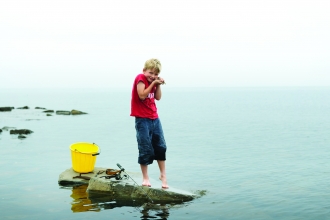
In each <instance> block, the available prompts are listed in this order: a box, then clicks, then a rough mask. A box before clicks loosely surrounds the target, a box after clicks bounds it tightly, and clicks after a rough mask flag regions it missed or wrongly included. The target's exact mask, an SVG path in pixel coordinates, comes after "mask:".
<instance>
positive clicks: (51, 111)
mask: <svg viewBox="0 0 330 220" xmlns="http://www.w3.org/2000/svg"><path fill="white" fill-rule="evenodd" d="M43 112H45V113H53V112H54V110H46V111H43Z"/></svg>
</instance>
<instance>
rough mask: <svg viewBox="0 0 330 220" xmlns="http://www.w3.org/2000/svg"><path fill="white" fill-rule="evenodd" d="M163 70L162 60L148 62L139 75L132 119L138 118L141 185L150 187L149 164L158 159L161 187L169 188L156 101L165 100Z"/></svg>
mask: <svg viewBox="0 0 330 220" xmlns="http://www.w3.org/2000/svg"><path fill="white" fill-rule="evenodd" d="M160 71H161V64H160V62H159V60H157V59H150V60H147V61H146V62H145V64H144V68H143V73H141V74H138V75H137V76H136V78H135V80H134V83H133V88H132V99H131V116H134V117H135V129H136V139H137V143H138V148H139V158H138V163H139V164H140V167H141V171H142V176H143V181H142V186H148V187H151V184H150V180H149V176H148V165H150V164H152V163H153V161H154V160H157V163H158V167H159V171H160V177H159V179H160V180H161V181H162V188H163V189H168V185H167V180H166V171H165V160H166V143H165V139H164V134H163V129H162V125H161V123H160V120H159V118H158V113H157V107H156V103H155V99H156V100H160V99H161V97H162V91H161V86H160V85H162V84H164V79H162V78H160V77H158V75H159V73H160Z"/></svg>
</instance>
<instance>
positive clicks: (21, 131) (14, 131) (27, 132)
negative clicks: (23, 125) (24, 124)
mask: <svg viewBox="0 0 330 220" xmlns="http://www.w3.org/2000/svg"><path fill="white" fill-rule="evenodd" d="M31 133H33V131H31V130H29V129H17V130H16V129H15V130H10V134H20V135H21V134H31Z"/></svg>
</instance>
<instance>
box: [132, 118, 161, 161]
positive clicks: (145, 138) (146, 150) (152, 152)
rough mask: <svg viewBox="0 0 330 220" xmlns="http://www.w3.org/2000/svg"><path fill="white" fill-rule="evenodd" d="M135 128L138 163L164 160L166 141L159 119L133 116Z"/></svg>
mask: <svg viewBox="0 0 330 220" xmlns="http://www.w3.org/2000/svg"><path fill="white" fill-rule="evenodd" d="M135 129H136V140H137V143H138V148H139V158H138V163H139V164H142V165H149V164H152V163H153V161H154V160H166V143H165V138H164V133H163V129H162V125H161V123H160V120H159V119H158V118H156V119H149V118H138V117H135Z"/></svg>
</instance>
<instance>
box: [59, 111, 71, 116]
mask: <svg viewBox="0 0 330 220" xmlns="http://www.w3.org/2000/svg"><path fill="white" fill-rule="evenodd" d="M56 114H57V115H71V112H70V111H63V110H58V111H56Z"/></svg>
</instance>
